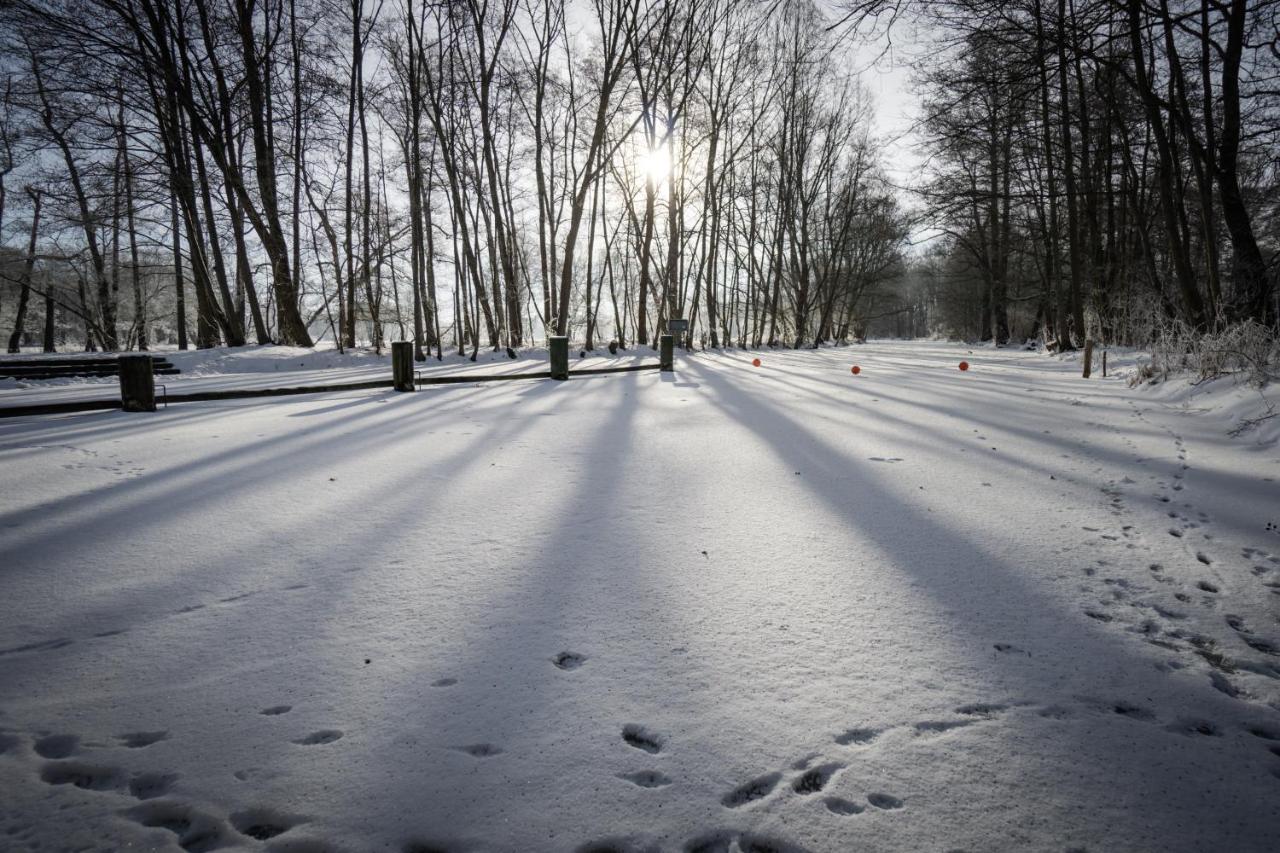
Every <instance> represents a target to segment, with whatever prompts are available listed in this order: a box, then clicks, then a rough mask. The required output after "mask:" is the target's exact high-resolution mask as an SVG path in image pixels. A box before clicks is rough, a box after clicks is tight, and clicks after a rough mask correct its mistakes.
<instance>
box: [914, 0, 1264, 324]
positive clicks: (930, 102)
mask: <svg viewBox="0 0 1280 853" xmlns="http://www.w3.org/2000/svg"><path fill="white" fill-rule="evenodd" d="M1277 8H1278V4H1277V3H1276V2H1274V0H1249V2H1245V0H1013V2H1003V1H1002V2H994V0H948V2H931V3H925V4H921V5H919V6H917V7H916V9H917V11H918V12H919V13H920V14H921V15H922V16H923V17H924V19H925V20H926V21H927V23H928V25H929V26H930V29H931V31H932V32H934V33H935V34H936V37H937V39H938V43H937V44H936V46H935V50H934V51H933V56H932V57H931V58H930V59H929V61H928V62H927V63H925V64H923V65H922V66H921V67H920V69H919V75H918V76H919V83H920V87H921V91H922V93H923V94H924V97H925V103H924V115H923V120H922V129H923V133H924V135H925V138H926V140H927V142H926V144H927V148H928V153H929V167H928V169H927V174H926V177H925V181H924V184H923V186H922V192H923V193H924V196H925V200H926V209H927V210H928V212H929V216H930V218H931V221H932V222H933V223H935V224H936V225H937V227H939V228H940V229H942V231H943V233H944V237H943V238H942V239H941V240H940V241H938V245H937V246H935V247H934V248H933V250H932V251H931V252H929V253H928V254H927V255H926V256H924V257H923V258H921V259H920V260H919V261H918V263H917V264H916V268H915V269H914V270H913V274H912V276H910V278H909V285H910V287H909V288H908V292H907V293H904V297H908V298H909V301H910V302H911V304H912V305H914V306H916V308H917V309H918V310H926V311H932V312H933V315H934V324H935V327H936V330H940V331H943V332H946V333H951V334H958V335H961V336H965V337H980V338H982V339H985V340H992V339H994V340H995V341H998V342H1000V343H1004V342H1006V341H1008V340H1009V339H1010V337H1011V336H1013V337H1019V338H1021V337H1037V336H1039V337H1042V338H1043V339H1044V340H1046V341H1048V342H1049V343H1050V344H1052V345H1053V346H1056V347H1058V348H1060V349H1069V348H1071V347H1073V346H1077V345H1079V344H1081V343H1082V341H1083V340H1084V339H1085V338H1086V337H1092V338H1096V339H1100V340H1106V341H1116V342H1123V343H1137V344H1142V345H1146V344H1149V343H1151V341H1152V339H1153V337H1154V336H1155V335H1157V334H1159V333H1160V330H1161V329H1162V328H1167V327H1169V326H1170V325H1174V326H1177V327H1179V328H1183V329H1185V330H1187V331H1188V333H1189V334H1204V333H1214V332H1217V331H1220V330H1222V329H1224V328H1226V327H1229V326H1238V325H1240V324H1262V325H1263V326H1267V327H1270V328H1271V329H1272V330H1273V334H1274V329H1275V326H1276V323H1277V316H1278V314H1280V291H1278V290H1277V285H1276V279H1277V258H1278V257H1280V227H1278V226H1280V220H1278V218H1277V213H1278V212H1280V207H1278V205H1280V42H1277V33H1278V32H1280V28H1278V26H1277V25H1278V24H1280V19H1278V17H1277Z"/></svg>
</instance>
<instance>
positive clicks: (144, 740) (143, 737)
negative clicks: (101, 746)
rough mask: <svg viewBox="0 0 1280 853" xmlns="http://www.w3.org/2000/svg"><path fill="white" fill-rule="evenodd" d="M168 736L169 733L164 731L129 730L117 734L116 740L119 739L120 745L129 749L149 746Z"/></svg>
mask: <svg viewBox="0 0 1280 853" xmlns="http://www.w3.org/2000/svg"><path fill="white" fill-rule="evenodd" d="M168 737H169V733H168V732H165V731H160V732H129V733H128V734H123V735H119V736H118V737H117V740H119V741H120V743H121V745H123V746H127V747H128V748H129V749H142V748H143V747H147V746H151V744H153V743H159V742H160V741H162V740H167V739H168Z"/></svg>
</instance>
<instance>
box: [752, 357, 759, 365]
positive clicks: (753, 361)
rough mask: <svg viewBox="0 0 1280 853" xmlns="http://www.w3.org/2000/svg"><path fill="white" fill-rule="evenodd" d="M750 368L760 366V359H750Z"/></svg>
mask: <svg viewBox="0 0 1280 853" xmlns="http://www.w3.org/2000/svg"><path fill="white" fill-rule="evenodd" d="M751 366H752V367H759V366H760V359H758V358H753V359H751Z"/></svg>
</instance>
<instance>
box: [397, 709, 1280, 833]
mask: <svg viewBox="0 0 1280 853" xmlns="http://www.w3.org/2000/svg"><path fill="white" fill-rule="evenodd" d="M1013 711H1022V712H1025V713H1032V714H1035V715H1036V716H1038V717H1040V718H1042V719H1044V720H1047V721H1050V722H1058V721H1064V720H1071V719H1075V718H1078V717H1082V716H1086V715H1088V716H1092V717H1095V718H1106V717H1116V718H1121V719H1124V720H1129V721H1132V722H1134V723H1136V724H1142V725H1153V726H1159V727H1161V728H1163V730H1164V731H1166V732H1168V733H1169V734H1170V735H1174V736H1183V737H1215V738H1219V737H1224V736H1226V735H1227V733H1228V732H1227V731H1226V730H1225V729H1224V728H1223V727H1221V726H1219V725H1218V724H1217V723H1215V722H1213V721H1211V720H1206V719H1202V718H1198V717H1188V716H1179V717H1175V718H1173V719H1164V718H1162V717H1161V716H1160V715H1159V714H1157V713H1156V712H1154V711H1152V710H1150V709H1148V708H1145V707H1143V706H1141V705H1137V704H1134V703H1131V702H1128V701H1124V700H1114V701H1108V700H1102V699H1098V698H1095V697H1088V696H1081V697H1076V698H1075V699H1074V700H1073V701H1072V702H1070V703H1067V704H1048V705H1037V704H1036V703H1033V702H1025V701H1011V702H1005V703H996V702H974V703H970V704H965V705H960V706H958V707H956V708H954V709H953V714H954V716H947V717H944V718H940V719H925V720H919V721H916V722H910V723H901V724H894V725H886V726H882V727H869V726H858V727H853V728H849V729H846V730H844V731H843V732H839V733H838V734H835V735H834V736H832V738H831V743H833V744H835V745H836V746H837V747H841V748H843V749H841V750H840V753H839V755H838V756H836V758H837V760H831V759H832V756H831V755H830V754H824V752H823V751H817V752H812V753H809V754H807V755H805V756H803V757H801V758H798V759H796V760H795V761H793V762H791V763H790V764H789V765H788V766H787V767H785V768H783V769H779V770H771V771H769V772H766V773H761V774H760V775H758V776H754V777H752V778H749V779H747V780H746V781H744V782H742V783H741V784H739V785H738V786H736V787H734V788H732V789H730V790H728V791H726V792H725V793H724V794H723V795H722V796H721V798H720V805H721V806H722V807H723V808H725V809H727V810H731V811H739V810H745V811H750V810H752V809H754V808H757V807H759V806H760V805H762V804H764V803H766V802H769V801H774V800H780V801H784V802H785V800H784V799H783V798H790V799H792V800H795V801H798V802H804V801H808V800H812V801H814V802H816V803H819V804H820V807H821V808H822V809H824V810H825V811H827V812H829V813H830V814H832V815H835V816H837V817H838V818H855V817H856V816H857V815H862V814H867V813H871V812H896V811H898V810H902V809H909V808H910V803H909V800H908V798H906V797H903V796H898V795H897V794H894V793H889V792H886V791H882V790H871V791H867V792H866V793H864V794H862V795H860V796H857V797H850V796H848V795H845V792H840V793H836V792H834V791H833V790H832V789H833V788H834V787H837V786H835V785H833V783H834V782H835V781H836V780H837V779H838V778H839V777H840V775H841V774H842V773H843V772H844V771H846V770H847V769H848V768H849V766H850V765H851V764H852V763H853V762H854V761H855V759H856V758H857V756H858V755H859V754H860V753H863V752H864V751H865V750H874V749H880V748H892V742H891V741H890V740H889V737H888V736H889V735H891V734H896V735H898V736H899V737H907V738H935V737H948V736H950V735H951V734H952V733H954V732H956V731H958V730H961V729H967V728H969V727H975V726H982V725H985V724H991V723H995V722H998V721H999V720H1000V719H1001V718H1002V717H1004V716H1005V715H1006V714H1008V713H1010V712H1013ZM1244 732H1245V733H1247V735H1249V736H1251V737H1253V738H1257V739H1258V740H1260V741H1261V742H1262V743H1263V744H1265V745H1266V747H1267V748H1268V750H1269V751H1270V752H1272V753H1273V754H1275V755H1277V756H1280V727H1278V726H1273V725H1271V724H1269V723H1262V722H1258V723H1249V724H1246V725H1245V726H1244ZM622 741H623V742H624V743H626V744H627V745H629V746H631V747H634V748H636V749H640V750H643V751H644V752H648V753H651V754H655V755H656V754H658V753H659V752H661V750H662V748H663V746H664V744H665V738H663V737H662V736H661V735H658V734H655V733H654V732H652V731H650V730H648V729H646V728H644V727H642V726H639V725H636V724H629V725H627V726H625V727H624V728H623V731H622ZM899 742H900V741H899ZM823 759H826V760H823ZM1275 775H1276V776H1277V778H1280V771H1277V772H1276V773H1275ZM618 776H619V778H621V779H624V780H626V781H628V782H631V783H632V784H635V785H637V786H639V787H642V788H660V787H665V786H666V785H669V784H672V780H671V779H669V778H668V777H667V776H665V775H664V774H662V773H660V772H658V771H655V770H647V771H639V772H633V773H620V774H618ZM734 844H736V845H737V847H736V848H735V847H734V846H733V845H734ZM440 849H441V850H444V848H440ZM654 849H656V848H655V847H654V846H652V845H651V844H650V843H649V840H648V839H644V838H608V839H601V840H598V841H595V842H591V843H589V844H585V845H582V846H580V847H578V848H577V851H578V853H648V851H651V850H654ZM681 849H682V850H683V851H685V853H704V851H707V852H708V853H709V851H716V852H717V853H722V852H723V853H728V851H731V850H735V849H737V850H742V851H759V853H763V851H775V853H804V851H803V850H802V849H801V848H799V847H797V846H795V845H793V844H790V843H788V842H786V841H784V840H780V839H777V838H765V837H761V836H756V835H753V834H751V833H738V832H713V833H709V834H704V835H700V836H698V837H696V838H694V839H693V840H691V841H689V842H688V843H687V844H685V845H684V846H683V847H682V848H681ZM403 853H415V851H414V850H413V849H410V848H405V849H404V851H403Z"/></svg>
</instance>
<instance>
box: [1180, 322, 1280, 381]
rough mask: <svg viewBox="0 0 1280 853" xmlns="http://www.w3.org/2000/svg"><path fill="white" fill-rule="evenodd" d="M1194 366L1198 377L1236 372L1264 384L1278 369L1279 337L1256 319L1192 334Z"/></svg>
mask: <svg viewBox="0 0 1280 853" xmlns="http://www.w3.org/2000/svg"><path fill="white" fill-rule="evenodd" d="M1191 340H1192V345H1193V347H1194V350H1195V361H1196V368H1197V370H1198V371H1199V373H1200V378H1201V379H1212V378H1214V377H1217V376H1222V375H1224V374H1228V373H1236V374H1240V375H1241V376H1243V377H1244V379H1245V380H1246V381H1247V382H1249V383H1250V384H1251V385H1259V386H1261V385H1265V384H1267V382H1268V381H1269V380H1270V379H1273V378H1275V376H1276V371H1277V369H1280V337H1277V335H1276V331H1275V330H1274V329H1270V328H1268V327H1266V326H1264V325H1262V324H1261V323H1259V322H1257V321H1256V320H1246V321H1244V322H1243V323H1235V324H1233V325H1230V326H1226V327H1224V328H1223V329H1222V330H1221V331H1218V332H1210V333H1208V334H1205V335H1201V336H1199V337H1193V338H1192V339H1191Z"/></svg>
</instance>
